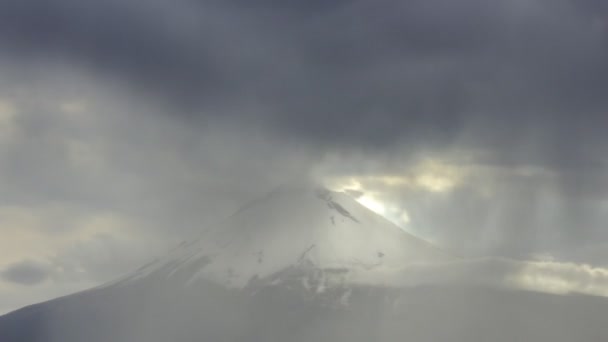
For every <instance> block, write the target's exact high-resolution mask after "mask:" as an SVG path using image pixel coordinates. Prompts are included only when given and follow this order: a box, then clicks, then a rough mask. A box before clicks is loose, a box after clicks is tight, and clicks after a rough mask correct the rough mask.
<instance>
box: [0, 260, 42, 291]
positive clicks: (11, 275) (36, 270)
mask: <svg viewBox="0 0 608 342" xmlns="http://www.w3.org/2000/svg"><path fill="white" fill-rule="evenodd" d="M49 274H50V270H49V268H48V267H47V266H46V265H43V264H40V263H38V262H33V261H28V260H25V261H21V262H18V263H15V264H12V265H10V266H8V267H7V268H6V269H5V270H3V271H2V272H1V273H0V275H1V276H2V279H3V280H4V281H7V282H11V283H16V284H20V285H36V284H39V283H41V282H43V281H44V280H46V279H47V278H48V277H49Z"/></svg>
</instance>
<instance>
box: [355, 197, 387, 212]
mask: <svg viewBox="0 0 608 342" xmlns="http://www.w3.org/2000/svg"><path fill="white" fill-rule="evenodd" d="M357 202H359V203H361V204H362V205H363V206H365V207H366V208H368V209H369V210H371V211H373V212H375V213H376V214H378V215H382V216H384V215H385V214H386V206H385V205H384V203H382V202H380V201H379V200H377V199H376V198H374V197H373V196H371V195H363V196H361V197H359V198H357Z"/></svg>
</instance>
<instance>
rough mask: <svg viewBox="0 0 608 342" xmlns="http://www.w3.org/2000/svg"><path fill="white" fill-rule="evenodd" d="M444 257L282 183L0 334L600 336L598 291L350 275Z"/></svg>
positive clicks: (321, 193)
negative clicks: (399, 283) (140, 263)
mask: <svg viewBox="0 0 608 342" xmlns="http://www.w3.org/2000/svg"><path fill="white" fill-rule="evenodd" d="M452 260H453V258H452V257H451V256H450V255H448V254H447V253H445V252H443V251H441V250H439V249H437V248H436V247H434V246H432V245H430V244H429V243H427V242H424V241H422V240H420V239H418V238H416V237H414V236H411V235H409V234H407V233H406V232H404V231H403V230H401V229H400V228H398V227H397V226H395V225H394V224H392V223H391V222H389V221H388V220H386V219H384V218H382V217H380V216H378V215H377V214H375V213H373V212H371V211H370V210H368V209H366V208H365V207H363V206H361V205H360V204H359V203H357V202H356V201H355V200H354V199H353V198H351V197H350V196H348V195H346V194H343V193H335V192H330V191H328V190H325V189H323V188H321V187H317V186H311V185H309V184H289V185H284V186H282V187H279V188H278V189H276V190H275V191H273V192H271V193H269V194H268V195H267V196H265V197H263V198H260V199H259V200H257V201H254V202H252V203H250V204H249V205H247V206H246V207H244V208H242V209H241V210H240V211H238V212H237V213H235V214H234V215H233V216H231V217H229V218H227V219H226V220H224V221H223V222H221V223H220V224H218V225H217V226H215V227H210V228H209V229H206V230H205V231H204V232H203V234H202V235H201V237H200V238H198V239H195V240H192V241H187V242H184V243H182V244H181V245H180V246H178V247H176V248H175V249H174V250H173V251H172V252H171V253H169V254H168V255H167V256H165V257H163V258H160V259H159V260H156V261H154V262H152V263H150V264H148V265H146V266H144V267H142V268H140V269H139V270H137V271H135V272H133V273H131V274H128V275H126V276H124V277H122V278H121V279H119V280H116V281H113V282H111V283H108V284H106V285H104V286H100V287H98V288H95V289H91V290H88V291H85V292H82V293H78V294H74V295H71V296H67V297H64V298H59V299H56V300H52V301H49V302H46V303H41V304H37V305H33V306H30V307H26V308H24V309H21V310H18V311H15V312H13V313H10V314H8V315H5V316H3V317H0V341H1V342H42V341H44V342H80V341H83V342H84V341H86V342H102V341H103V342H106V341H108V342H110V341H112V342H123V341H124V342H140V341H141V342H144V341H145V342H166V341H177V342H182V341H184V342H185V341H188V342H190V341H210V342H215V341H225V342H245V341H247V342H296V341H297V342H324V341H327V342H342V341H344V342H345V341H348V342H369V341H412V342H430V341H433V342H436V341H446V342H447V341H450V342H465V341H466V342H477V341H479V342H482V341H483V342H487V341H491V342H494V341H505V342H506V341H509V342H512V341H531V342H535V341H537V342H549V341H550V342H566V341H568V342H570V341H606V340H607V339H608V327H607V325H606V324H605V322H604V321H605V317H608V301H606V300H605V299H604V298H598V297H591V296H579V295H570V296H557V295H549V294H541V293H534V292H524V291H515V290H506V289H504V288H492V287H489V286H468V285H463V284H460V285H454V284H440V283H436V284H433V285H430V284H427V285H420V286H409V287H396V286H394V284H393V285H391V286H388V285H389V284H384V283H383V279H381V278H380V279H375V281H371V282H365V281H361V279H370V278H371V277H375V276H378V275H379V274H382V273H383V272H382V271H383V270H392V269H401V268H404V267H406V268H407V266H408V265H420V264H433V263H441V264H446V263H447V264H449V263H450V262H451V261H452ZM439 269H440V268H437V270H439Z"/></svg>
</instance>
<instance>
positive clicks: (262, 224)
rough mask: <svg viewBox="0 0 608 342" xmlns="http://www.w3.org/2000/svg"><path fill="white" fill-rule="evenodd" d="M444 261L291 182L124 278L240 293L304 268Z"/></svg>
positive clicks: (342, 199)
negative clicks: (214, 285)
mask: <svg viewBox="0 0 608 342" xmlns="http://www.w3.org/2000/svg"><path fill="white" fill-rule="evenodd" d="M447 258H448V257H447V256H446V255H445V254H444V253H443V252H441V251H439V250H438V249H436V248H435V247H433V246H432V245H430V244H428V243H426V242H424V241H422V240H420V239H418V238H416V237H414V236H412V235H410V234H408V233H406V232H405V231H403V230H402V229H400V228H399V227H397V226H396V225H394V224H393V223H391V222H390V221H388V220H386V219H385V218H383V217H381V216H379V215H378V214H376V213H374V212H372V211H371V210H369V209H367V208H365V207H364V206H362V205H361V204H359V203H358V202H356V201H355V200H354V198H352V197H351V196H349V195H347V194H345V193H341V192H333V191H330V190H328V189H326V188H325V187H323V186H319V185H318V184H315V183H312V182H290V183H286V184H283V185H281V186H279V187H278V188H276V189H275V190H273V191H272V192H270V193H268V194H267V195H266V196H263V197H261V198H259V199H257V200H254V201H252V202H250V203H249V204H248V205H246V206H244V207H243V208H241V210H239V211H237V212H236V213H235V214H234V215H232V216H230V217H229V218H227V219H226V220H224V221H223V222H222V223H221V224H219V225H218V226H216V227H214V228H213V229H210V230H208V231H207V232H205V233H204V234H203V235H202V236H201V237H200V238H199V239H196V240H193V241H189V242H185V243H183V244H182V245H180V246H179V247H178V248H176V249H175V250H174V251H173V252H172V253H171V254H170V255H168V256H167V257H165V258H163V259H161V260H159V261H157V262H156V263H154V264H152V265H150V266H148V267H145V268H143V269H140V270H139V271H138V272H136V273H135V274H133V275H131V276H129V277H128V279H131V280H135V279H140V278H145V277H147V276H150V275H152V274H156V275H158V274H159V273H166V274H164V275H163V277H172V276H174V275H176V274H179V275H180V277H182V278H183V279H185V281H186V282H187V283H192V282H196V281H197V280H199V279H207V280H213V281H216V282H219V283H222V284H224V285H227V286H231V287H243V286H246V285H247V284H248V283H249V282H250V281H251V280H252V279H264V278H269V277H272V276H273V275H275V274H277V273H279V272H281V271H283V270H285V269H289V268H293V267H299V266H301V265H304V264H306V265H308V266H307V267H314V268H316V269H321V270H323V269H343V270H351V271H361V270H371V269H376V268H382V267H404V266H406V265H407V264H410V263H416V262H426V261H438V260H445V259H447Z"/></svg>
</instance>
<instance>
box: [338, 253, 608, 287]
mask: <svg viewBox="0 0 608 342" xmlns="http://www.w3.org/2000/svg"><path fill="white" fill-rule="evenodd" d="M350 277H351V279H350V280H351V281H354V282H358V283H361V284H372V285H374V284H382V285H387V286H395V287H403V286H422V285H446V284H447V285H450V284H458V285H474V286H478V285H482V286H491V287H498V288H508V289H516V290H527V291H536V292H544V293H551V294H557V295H567V294H572V293H579V294H587V295H594V296H602V297H608V269H605V268H596V267H592V266H589V265H586V264H575V263H560V262H534V261H532V262H528V261H516V260H509V259H494V258H490V259H471V260H461V261H456V262H447V263H427V264H423V263H420V264H410V265H408V266H405V267H403V268H401V269H387V268H384V269H380V268H378V269H374V270H366V271H361V272H356V273H353V274H351V275H350Z"/></svg>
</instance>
